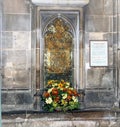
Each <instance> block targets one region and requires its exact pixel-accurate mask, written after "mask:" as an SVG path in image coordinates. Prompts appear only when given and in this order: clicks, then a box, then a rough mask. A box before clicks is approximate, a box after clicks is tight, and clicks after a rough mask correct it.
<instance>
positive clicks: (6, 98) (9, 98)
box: [1, 92, 15, 105]
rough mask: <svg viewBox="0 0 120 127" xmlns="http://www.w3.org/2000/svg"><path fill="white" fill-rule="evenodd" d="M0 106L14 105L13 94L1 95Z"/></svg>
mask: <svg viewBox="0 0 120 127" xmlns="http://www.w3.org/2000/svg"><path fill="white" fill-rule="evenodd" d="M1 101H2V104H6V105H15V93H14V92H13V93H2V98H1Z"/></svg>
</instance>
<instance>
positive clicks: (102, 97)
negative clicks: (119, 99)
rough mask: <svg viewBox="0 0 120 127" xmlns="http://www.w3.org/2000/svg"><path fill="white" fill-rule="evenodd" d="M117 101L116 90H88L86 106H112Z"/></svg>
mask: <svg viewBox="0 0 120 127" xmlns="http://www.w3.org/2000/svg"><path fill="white" fill-rule="evenodd" d="M114 101H115V95H114V91H99V90H98V91H86V93H85V105H86V108H93V109H94V108H111V107H112V106H113V104H114Z"/></svg>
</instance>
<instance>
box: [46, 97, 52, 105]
mask: <svg viewBox="0 0 120 127" xmlns="http://www.w3.org/2000/svg"><path fill="white" fill-rule="evenodd" d="M45 102H46V104H51V103H52V102H53V100H52V98H51V97H49V98H46V101H45Z"/></svg>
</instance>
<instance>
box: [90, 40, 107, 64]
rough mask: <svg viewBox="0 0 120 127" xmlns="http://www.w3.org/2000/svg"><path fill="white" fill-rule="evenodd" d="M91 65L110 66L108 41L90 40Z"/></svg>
mask: <svg viewBox="0 0 120 127" xmlns="http://www.w3.org/2000/svg"><path fill="white" fill-rule="evenodd" d="M90 66H108V41H106V40H91V41H90Z"/></svg>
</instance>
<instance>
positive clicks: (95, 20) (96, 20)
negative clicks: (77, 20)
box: [85, 15, 110, 32]
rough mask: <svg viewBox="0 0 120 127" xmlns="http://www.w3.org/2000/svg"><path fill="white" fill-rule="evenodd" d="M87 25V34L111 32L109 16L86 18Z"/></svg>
mask: <svg viewBox="0 0 120 127" xmlns="http://www.w3.org/2000/svg"><path fill="white" fill-rule="evenodd" d="M85 24H86V27H85V30H86V31H87V32H109V31H110V28H109V27H110V20H109V16H103V15H95V16H86V19H85Z"/></svg>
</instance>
